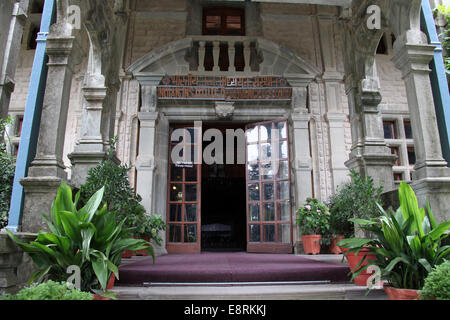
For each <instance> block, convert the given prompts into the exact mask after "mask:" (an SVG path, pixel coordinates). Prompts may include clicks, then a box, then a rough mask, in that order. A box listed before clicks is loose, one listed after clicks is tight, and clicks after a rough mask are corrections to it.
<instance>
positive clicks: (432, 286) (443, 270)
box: [419, 260, 450, 300]
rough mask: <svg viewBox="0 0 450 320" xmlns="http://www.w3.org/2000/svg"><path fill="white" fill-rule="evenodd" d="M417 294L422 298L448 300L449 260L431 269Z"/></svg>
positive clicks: (449, 294) (449, 288)
mask: <svg viewBox="0 0 450 320" xmlns="http://www.w3.org/2000/svg"><path fill="white" fill-rule="evenodd" d="M419 295H420V299H422V300H450V260H446V261H444V262H443V263H441V264H440V265H438V266H435V267H434V268H433V270H431V272H430V273H429V274H428V276H427V277H426V278H425V284H424V286H423V289H422V290H421V291H420V293H419Z"/></svg>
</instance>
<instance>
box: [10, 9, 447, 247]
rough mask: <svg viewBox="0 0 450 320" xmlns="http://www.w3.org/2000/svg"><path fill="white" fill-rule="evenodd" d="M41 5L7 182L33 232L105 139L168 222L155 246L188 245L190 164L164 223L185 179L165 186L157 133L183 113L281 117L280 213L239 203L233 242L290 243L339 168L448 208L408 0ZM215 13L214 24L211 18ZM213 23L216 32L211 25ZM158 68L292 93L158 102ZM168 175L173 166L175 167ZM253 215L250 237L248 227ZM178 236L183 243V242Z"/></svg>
mask: <svg viewBox="0 0 450 320" xmlns="http://www.w3.org/2000/svg"><path fill="white" fill-rule="evenodd" d="M47 1H50V0H47ZM47 1H46V2H47ZM12 2H14V1H11V3H12ZM373 4H375V5H377V6H378V7H379V8H380V10H381V11H380V18H381V26H382V27H381V29H370V28H369V27H368V24H367V21H368V19H369V18H370V17H371V14H370V13H368V12H367V8H368V7H369V6H370V5H373ZM56 5H57V6H56V8H55V16H56V22H55V23H54V24H53V25H52V26H51V29H50V32H49V34H48V37H47V38H46V53H47V55H48V57H49V63H48V78H47V83H46V89H45V95H44V97H43V106H44V107H43V109H42V116H41V122H40V130H39V138H38V140H37V151H36V154H35V156H34V157H33V161H32V162H31V164H30V167H29V170H28V173H27V175H26V177H24V179H22V180H21V185H22V186H23V188H24V202H23V209H22V210H23V214H22V216H21V217H22V218H21V223H20V225H19V226H17V227H19V230H21V231H24V232H37V231H38V230H39V229H40V228H41V227H42V226H43V223H42V221H41V220H40V213H41V212H42V211H44V212H45V211H48V210H47V209H48V208H49V207H50V204H51V200H52V199H53V197H54V195H55V192H56V189H57V187H58V185H59V184H60V183H61V181H68V182H70V183H71V184H72V185H73V186H74V187H79V186H80V185H81V184H83V183H84V181H85V179H86V175H87V171H88V170H89V168H92V167H93V166H95V165H96V164H97V163H99V162H100V161H101V160H102V159H104V158H105V154H106V150H107V149H108V141H109V139H110V138H112V137H113V136H117V137H118V144H117V158H118V159H119V160H120V161H121V162H122V163H124V164H130V165H131V166H132V170H131V171H130V177H129V178H130V181H131V184H132V185H134V186H135V189H136V192H137V193H138V194H140V195H141V196H142V198H143V205H144V206H145V207H146V209H147V212H148V213H149V214H161V215H163V217H164V218H165V219H166V221H167V223H168V224H169V227H172V228H169V230H168V233H167V235H166V237H165V240H166V241H165V244H164V246H165V247H164V248H162V252H165V250H166V249H168V250H169V252H180V251H181V252H185V251H191V252H195V251H199V250H201V249H202V242H201V237H202V235H204V233H203V232H201V230H202V227H204V225H202V221H201V217H202V216H204V215H205V214H206V213H204V212H202V209H200V207H201V204H202V203H203V202H202V201H201V200H200V199H201V196H202V194H203V193H204V190H202V188H201V186H202V183H201V181H200V180H201V179H200V172H202V173H204V172H205V170H204V168H203V167H202V166H200V168H199V169H198V171H197V173H198V174H199V176H197V182H198V184H197V189H196V191H195V192H197V194H196V197H194V198H193V200H192V201H187V202H188V203H186V199H185V198H183V199H184V200H183V199H182V200H180V201H181V203H182V209H181V210H182V211H181V212H182V215H183V217H181V218H180V220H177V219H178V218H176V217H175V218H174V217H173V216H172V211H171V210H172V205H173V206H174V209H173V210H178V209H177V208H176V207H177V205H176V201H175V200H173V199H171V196H172V194H171V188H172V187H177V186H182V187H184V188H187V186H190V183H188V182H187V181H186V180H183V181H181V182H179V183H176V182H175V181H174V180H171V179H172V178H173V176H172V174H171V170H172V169H173V167H172V166H171V165H170V164H169V161H168V159H169V151H170V148H169V145H170V141H169V139H170V132H171V128H173V127H174V126H177V125H181V124H183V125H187V126H193V125H194V122H195V121H201V122H202V123H203V125H204V127H205V128H206V127H214V126H221V127H224V128H234V129H235V128H238V127H239V128H245V127H246V126H247V127H254V126H255V125H256V126H259V128H262V127H263V124H262V123H265V124H267V123H270V125H273V126H274V127H273V128H275V126H276V123H278V121H286V123H287V125H288V128H289V130H288V137H287V138H286V139H287V141H288V142H289V148H288V149H289V157H288V163H289V172H288V175H287V176H288V177H289V179H288V180H286V181H289V187H288V191H287V192H288V193H289V197H288V198H287V199H284V200H287V202H288V206H289V215H288V218H286V219H287V220H286V219H284V220H283V221H284V222H283V223H281V222H280V221H279V220H277V219H279V218H270V219H268V221H264V218H263V217H262V216H263V212H265V210H268V209H267V208H266V206H265V205H266V204H267V203H266V202H264V201H263V200H261V199H259V200H258V201H260V202H259V205H258V206H259V207H258V208H259V209H258V210H261V212H260V213H261V216H260V217H259V218H258V219H260V220H258V221H257V222H255V221H253V222H252V218H251V217H250V216H251V215H250V211H249V210H250V209H249V208H250V206H251V205H252V204H254V203H253V202H252V201H246V200H245V199H244V200H243V202H242V204H243V208H242V215H243V216H242V219H244V224H246V230H247V231H245V232H247V241H246V248H247V250H250V251H277V250H281V251H283V250H286V244H287V247H288V249H287V251H289V252H291V251H292V248H293V247H296V246H297V245H298V243H299V237H298V232H297V229H296V228H297V227H296V226H295V209H296V208H297V207H299V206H300V205H302V204H303V202H304V201H305V200H306V198H308V197H316V198H318V199H320V200H322V201H327V200H328V198H329V197H330V196H331V195H332V194H333V193H334V192H335V190H336V189H337V188H338V187H339V186H341V185H342V184H344V183H345V182H346V181H348V173H349V169H355V170H357V171H358V172H360V173H362V174H367V175H370V176H372V177H373V178H374V180H375V182H376V183H377V184H382V185H383V186H384V190H385V191H392V190H395V188H396V186H397V185H398V183H399V181H407V182H411V183H412V185H413V187H414V188H415V190H416V192H417V194H418V196H419V199H420V201H421V202H422V203H424V201H425V199H428V200H430V201H431V203H432V207H433V208H434V210H433V211H436V213H437V215H438V217H439V219H441V220H443V219H448V218H449V216H448V209H449V203H450V202H449V201H448V199H449V195H450V173H449V169H448V168H447V162H446V161H445V160H444V158H443V154H442V149H441V143H440V139H439V132H438V126H437V122H436V113H435V110H434V102H433V94H432V90H431V85H430V80H429V72H430V70H429V67H428V65H429V63H430V61H431V60H432V58H433V50H434V46H432V45H429V42H428V39H427V36H426V35H425V34H424V33H423V32H422V31H421V28H420V7H421V1H417V0H414V1H409V0H408V1H403V0H392V1H351V0H335V1H206V0H170V1H156V0H145V1H144V0H129V1H126V0H123V1H118V0H116V1H113V0H109V1H101V2H100V1H94V2H92V1H83V0H73V1H68V0H57V1H56ZM70 5H72V6H73V5H75V6H78V8H80V9H81V11H80V18H81V19H80V20H81V22H82V23H81V28H80V29H77V28H74V26H73V21H72V20H73V19H72V18H73V15H71V12H72V11H71V8H70V7H69V6H70ZM73 8H74V7H72V9H73ZM217 8H219V9H220V10H219V11H217V10H216V11H214V10H215V9H217ZM208 10H211V11H208ZM42 11H44V1H43V0H30V2H29V4H27V17H28V19H25V20H24V21H26V22H25V23H24V30H23V37H22V39H23V40H22V43H21V46H20V52H18V55H17V68H16V71H15V88H14V92H13V93H12V95H11V99H10V103H9V109H7V110H8V113H9V114H10V115H11V116H13V117H14V118H15V119H16V122H15V125H14V126H13V127H12V128H11V133H12V135H13V136H14V135H16V136H17V138H16V139H12V145H11V152H16V151H17V145H18V144H19V142H20V137H19V135H20V128H21V126H22V124H23V123H24V114H25V111H26V110H25V106H26V103H27V98H28V94H29V92H28V88H29V87H30V76H31V72H32V69H33V57H34V55H35V48H36V47H35V46H34V45H33V39H35V37H36V36H37V31H38V29H36V26H38V25H39V23H40V18H41V16H42ZM228 11H230V12H232V13H230V14H228V15H226V14H224V15H222V16H220V15H218V14H217V12H221V13H224V12H228ZM1 12H3V10H2V11H1ZM208 12H211V14H210V15H208ZM236 12H240V13H241V15H239V14H236ZM218 16H219V17H221V18H222V19H223V20H225V21H230V22H229V25H228V24H227V22H226V23H222V24H221V26H220V27H218V25H217V19H216V17H218ZM236 16H237V17H238V18H239V20H237V22H236V20H233V18H235V17H236ZM405 17H406V18H405ZM208 19H210V20H208ZM227 19H229V20H227ZM2 21H3V19H2ZM208 23H209V25H208ZM224 25H225V27H224ZM208 26H210V27H208ZM221 27H222V28H225V29H227V28H228V29H227V30H228V31H227V32H229V33H227V32H225V33H221V32H220V31H217V30H218V29H220V28H221ZM208 28H209V29H208ZM215 28H216V29H217V30H216V29H215ZM237 29H238V31H239V32H238V31H236V30H237ZM215 31H217V32H216V33H215ZM233 32H235V33H233ZM236 32H238V33H236ZM2 35H3V33H2ZM236 52H239V53H236ZM225 57H226V58H225ZM208 59H209V60H208ZM224 59H226V60H228V66H225V67H224V64H226V63H224V62H223V60H224ZM238 59H241V60H240V61H241V62H242V61H243V62H242V63H243V64H242V65H241V66H239V67H237V66H238V62H237V60H238ZM242 59H243V60H242ZM203 60H204V61H209V65H207V63H205V64H203V63H202V61H203ZM233 60H235V61H234V62H236V67H235V66H233ZM221 63H222V64H223V65H221ZM241 67H242V68H241ZM172 76H185V77H189V76H195V77H198V78H197V79H203V78H205V79H206V78H208V79H210V78H212V77H227V78H236V77H238V78H245V79H253V80H254V79H255V78H257V77H261V76H262V77H272V78H273V79H285V80H286V81H287V84H288V86H289V89H290V90H291V92H292V94H291V96H289V99H268V100H267V99H266V101H263V100H261V99H244V100H238V99H237V100H233V101H230V100H227V99H225V100H226V101H224V99H209V98H208V99H188V98H186V97H184V99H176V97H174V96H172V99H162V97H161V96H159V95H158V88H160V87H161V86H162V84H163V79H165V78H170V77H172ZM275 89H276V88H275ZM275 89H274V90H275ZM447 108H448V106H447ZM2 112H3V109H2ZM259 142H261V140H259ZM247 148H249V147H248V146H247ZM247 161H248V159H247ZM247 164H248V163H247ZM194 167H195V166H194ZM260 168H261V166H260ZM174 170H175V169H174ZM181 170H184V172H185V175H187V170H188V168H181ZM244 171H245V170H244ZM247 173H248V172H247ZM261 174H262V173H261ZM245 177H246V173H244V175H243V176H241V177H240V178H243V179H244V180H243V182H242V183H243V184H244V192H246V191H245V190H246V189H247V188H246V187H245V185H247V187H248V188H250V185H251V184H252V181H249V178H248V176H247V178H245ZM270 181H271V182H272V185H273V184H275V185H279V186H281V184H280V182H279V180H277V179H272V180H270ZM277 183H278V184H277ZM257 184H258V188H261V189H263V188H265V187H266V184H267V183H265V182H264V179H262V178H261V179H260V180H258V182H257ZM275 188H276V189H275V191H280V190H281V187H275ZM278 188H279V189H278ZM184 190H185V193H187V191H186V190H187V189H184ZM258 190H259V189H258ZM264 190H265V189H264ZM261 196H264V194H261ZM184 197H186V194H185V195H184ZM248 197H249V195H248V194H247V200H249V199H248ZM250 200H254V199H250ZM281 200H283V199H280V198H277V196H275V199H274V200H272V202H270V203H271V204H272V205H273V206H275V207H276V208H275V209H273V210H274V212H275V213H277V216H278V214H280V215H281V212H282V209H281V205H282V204H281V203H280V201H281ZM188 205H196V207H195V209H194V210H195V214H194V216H195V217H194V218H193V220H192V221H188V220H187V218H186V214H187V211H188V209H187V206H188ZM246 207H247V208H246ZM175 216H176V215H175ZM246 217H247V218H246ZM171 219H174V220H171ZM216 225H217V223H216ZM252 225H257V226H258V227H257V228H259V227H260V228H261V229H259V230H260V231H258V232H259V233H258V232H257V233H256V234H252V231H251V229H252V228H251V226H252ZM192 226H195V228H192ZM285 227H286V228H289V229H288V234H287V235H286V231H282V230H284V229H285ZM192 233H193V234H194V235H195V241H193V240H192V239H188V238H187V234H190V235H191V234H192ZM253 235H254V236H255V239H254V241H253V240H252V239H251V237H252V236H253ZM171 240H173V241H172V242H171ZM193 242H195V243H194V244H193ZM253 242H255V243H256V242H260V243H261V245H260V246H253V245H252V243H253ZM283 245H284V246H283ZM280 248H281V249H280Z"/></svg>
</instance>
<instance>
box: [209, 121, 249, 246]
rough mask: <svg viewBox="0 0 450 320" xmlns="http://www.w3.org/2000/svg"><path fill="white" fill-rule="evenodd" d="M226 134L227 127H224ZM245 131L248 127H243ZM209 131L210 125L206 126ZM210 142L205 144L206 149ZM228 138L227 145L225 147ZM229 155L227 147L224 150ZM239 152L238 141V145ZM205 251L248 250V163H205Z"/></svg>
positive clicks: (215, 126) (217, 127)
mask: <svg viewBox="0 0 450 320" xmlns="http://www.w3.org/2000/svg"><path fill="white" fill-rule="evenodd" d="M211 127H212V128H215V129H219V130H221V131H222V132H223V137H225V130H226V129H238V128H241V127H233V128H232V127H230V126H227V127H221V126H218V125H212V126H211ZM242 129H243V130H245V128H244V127H242ZM203 130H204V131H206V130H208V127H205V126H204V127H203ZM209 143H210V142H206V143H204V146H203V147H204V148H205V147H206V146H207V145H208V144H209ZM225 145H226V144H225V138H224V148H225ZM224 154H225V150H224ZM235 155H237V144H235ZM201 205H202V206H201V211H202V220H201V221H202V237H201V239H202V251H245V250H246V243H247V235H246V219H245V217H246V190H245V165H244V164H237V163H236V162H235V164H233V165H231V164H212V165H207V164H203V166H202V204H201Z"/></svg>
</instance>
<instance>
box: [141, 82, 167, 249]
mask: <svg viewBox="0 0 450 320" xmlns="http://www.w3.org/2000/svg"><path fill="white" fill-rule="evenodd" d="M141 95H142V107H141V112H139V113H138V118H139V146H138V156H137V159H136V193H137V194H139V195H140V196H141V197H142V205H143V206H144V208H145V210H146V213H147V214H149V215H151V214H161V215H162V216H163V219H165V212H166V211H165V205H166V201H160V199H161V198H162V199H166V198H165V197H166V192H167V189H166V188H161V185H165V184H166V183H167V171H164V170H163V168H161V167H162V166H165V168H164V169H165V170H167V169H166V168H167V161H166V162H164V161H162V158H165V159H167V152H168V149H167V146H168V145H169V141H168V140H167V139H161V140H164V142H161V144H163V143H164V145H159V141H158V140H159V137H158V135H160V134H161V132H160V131H159V128H158V125H159V122H160V114H159V112H158V111H157V108H156V107H157V92H156V86H155V85H148V84H143V85H142V86H141ZM167 127H168V126H167ZM167 129H168V128H167ZM161 149H163V150H167V151H166V152H163V154H161ZM157 169H159V172H158V173H157V172H156V171H157ZM163 171H164V172H166V174H163ZM157 183H159V185H157ZM157 197H158V200H157ZM162 202H164V203H162ZM161 206H163V207H164V209H163V211H162V212H161V211H160V210H161ZM162 238H163V243H162V245H161V247H155V254H156V255H163V254H167V250H166V248H165V238H166V237H165V234H163V235H162Z"/></svg>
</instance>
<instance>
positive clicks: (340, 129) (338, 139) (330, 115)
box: [318, 9, 348, 190]
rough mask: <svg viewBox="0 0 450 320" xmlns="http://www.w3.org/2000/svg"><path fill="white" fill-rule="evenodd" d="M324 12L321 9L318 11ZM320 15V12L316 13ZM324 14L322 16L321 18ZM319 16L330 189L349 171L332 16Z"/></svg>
mask: <svg viewBox="0 0 450 320" xmlns="http://www.w3.org/2000/svg"><path fill="white" fill-rule="evenodd" d="M321 10H324V9H321ZM319 13H320V12H319ZM323 14H325V15H323ZM323 14H320V15H319V16H318V27H319V28H318V30H319V32H320V46H321V51H322V64H323V69H324V74H323V76H322V79H321V81H323V86H324V91H325V101H326V107H327V114H326V115H325V119H326V120H327V122H328V128H329V132H328V133H329V139H330V158H331V174H332V179H333V187H334V188H333V189H334V190H336V188H337V187H338V186H340V185H342V184H344V183H345V182H346V181H347V180H348V168H347V167H346V166H345V161H347V160H348V155H347V154H346V152H345V149H346V148H345V122H346V121H347V115H346V113H345V112H344V110H343V108H342V98H341V86H342V83H343V75H342V73H341V72H339V70H338V66H337V60H338V59H337V57H336V45H335V25H336V21H335V17H334V16H327V15H326V14H327V11H326V10H325V11H324V12H323Z"/></svg>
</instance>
